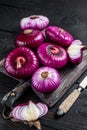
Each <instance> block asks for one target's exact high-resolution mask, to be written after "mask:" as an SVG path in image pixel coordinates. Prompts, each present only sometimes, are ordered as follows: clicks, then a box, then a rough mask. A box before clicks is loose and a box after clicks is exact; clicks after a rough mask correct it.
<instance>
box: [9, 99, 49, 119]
mask: <svg viewBox="0 0 87 130" xmlns="http://www.w3.org/2000/svg"><path fill="white" fill-rule="evenodd" d="M47 112H48V107H47V105H46V104H43V103H37V104H35V103H33V102H32V101H31V100H30V101H29V103H28V104H26V103H25V104H19V105H18V106H16V107H14V109H13V110H12V112H11V115H12V117H14V118H15V119H18V120H22V121H35V120H37V119H38V118H40V117H42V116H44V115H46V114H47Z"/></svg>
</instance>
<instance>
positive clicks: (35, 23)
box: [20, 15, 49, 30]
mask: <svg viewBox="0 0 87 130" xmlns="http://www.w3.org/2000/svg"><path fill="white" fill-rule="evenodd" d="M48 24H49V19H48V18H47V17H46V16H42V15H31V16H29V17H26V18H23V19H22V20H21V21H20V26H21V29H23V30H25V29H38V30H42V29H44V28H45V27H47V25H48Z"/></svg>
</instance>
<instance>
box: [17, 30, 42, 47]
mask: <svg viewBox="0 0 87 130" xmlns="http://www.w3.org/2000/svg"><path fill="white" fill-rule="evenodd" d="M43 41H44V36H43V34H42V33H41V32H40V31H38V30H32V29H27V30H24V32H23V33H20V34H19V35H18V36H17V37H16V39H15V45H16V47H20V46H25V47H28V48H31V49H34V48H37V47H38V46H39V45H40V44H42V43H43Z"/></svg>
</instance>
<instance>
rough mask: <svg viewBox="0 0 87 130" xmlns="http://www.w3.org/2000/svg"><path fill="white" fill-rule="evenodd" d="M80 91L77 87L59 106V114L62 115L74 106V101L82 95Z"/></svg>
mask: <svg viewBox="0 0 87 130" xmlns="http://www.w3.org/2000/svg"><path fill="white" fill-rule="evenodd" d="M80 93H81V92H80V91H78V89H75V90H74V91H73V92H72V93H71V94H70V95H69V96H68V97H67V98H66V99H65V100H64V101H63V102H62V103H61V104H60V106H59V108H58V111H57V116H62V115H63V114H65V113H66V112H67V111H69V109H70V108H71V107H72V105H73V104H74V102H75V101H76V100H77V98H78V97H79V95H80Z"/></svg>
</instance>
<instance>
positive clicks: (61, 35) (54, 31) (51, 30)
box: [45, 26, 73, 47]
mask: <svg viewBox="0 0 87 130" xmlns="http://www.w3.org/2000/svg"><path fill="white" fill-rule="evenodd" d="M45 33H46V36H47V37H48V38H49V39H50V40H51V41H53V42H55V43H57V44H60V45H62V46H65V47H68V46H69V45H70V44H71V43H72V41H73V37H72V35H71V34H70V33H69V32H67V31H65V30H64V29H62V28H60V27H57V26H49V27H47V29H46V30H45Z"/></svg>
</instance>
